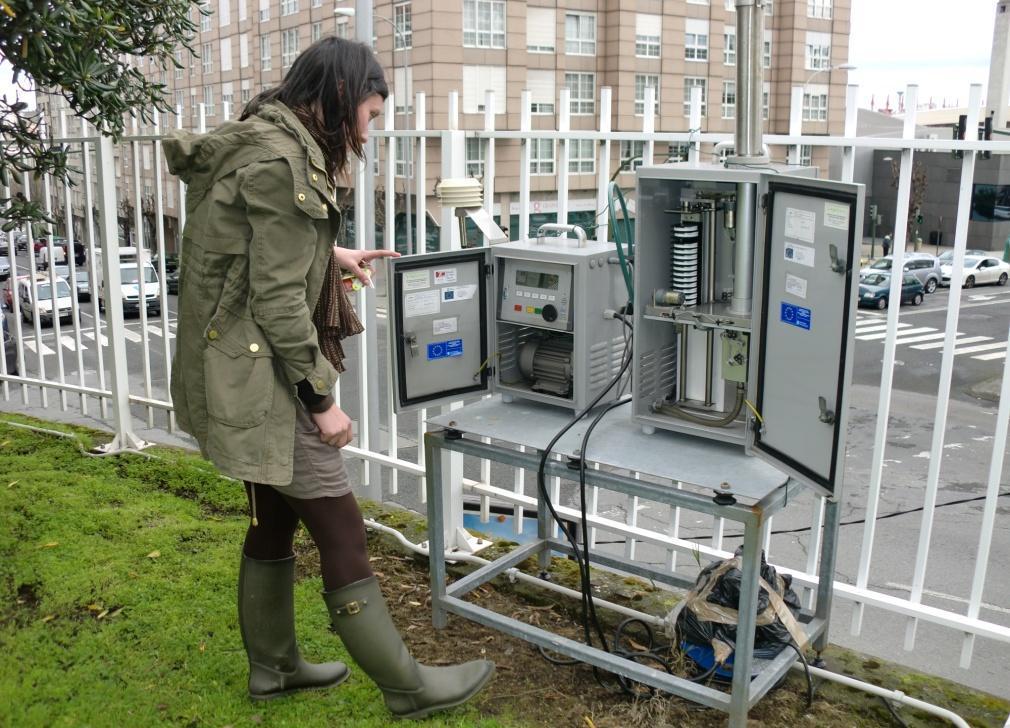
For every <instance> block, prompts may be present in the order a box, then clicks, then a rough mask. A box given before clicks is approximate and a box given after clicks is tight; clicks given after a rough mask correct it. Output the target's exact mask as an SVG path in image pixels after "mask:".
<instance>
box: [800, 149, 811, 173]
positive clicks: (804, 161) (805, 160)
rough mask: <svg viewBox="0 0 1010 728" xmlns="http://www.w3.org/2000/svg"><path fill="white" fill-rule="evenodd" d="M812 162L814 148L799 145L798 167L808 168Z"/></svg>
mask: <svg viewBox="0 0 1010 728" xmlns="http://www.w3.org/2000/svg"><path fill="white" fill-rule="evenodd" d="M813 161H814V148H813V147H812V146H810V145H809V144H801V145H800V166H803V167H810V166H812V165H813Z"/></svg>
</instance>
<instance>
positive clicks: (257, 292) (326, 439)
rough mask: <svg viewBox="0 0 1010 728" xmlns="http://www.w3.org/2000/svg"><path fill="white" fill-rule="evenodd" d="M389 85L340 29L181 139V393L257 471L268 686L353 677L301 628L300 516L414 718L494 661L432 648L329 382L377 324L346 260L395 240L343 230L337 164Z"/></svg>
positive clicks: (212, 453) (254, 669)
mask: <svg viewBox="0 0 1010 728" xmlns="http://www.w3.org/2000/svg"><path fill="white" fill-rule="evenodd" d="M387 95H388V91H387V87H386V83H385V81H384V80H383V73H382V68H381V67H380V66H379V64H378V62H377V61H376V59H375V57H374V55H373V54H372V52H371V50H369V48H368V47H367V46H365V45H363V44H359V43H353V42H349V41H344V40H341V39H338V38H325V39H323V40H320V41H318V42H317V43H315V44H313V45H312V46H311V47H310V48H308V49H307V50H306V51H305V52H304V53H302V54H301V55H300V56H299V57H298V58H297V59H296V60H295V62H294V64H293V65H292V66H291V70H290V71H289V72H288V74H287V75H286V76H285V78H284V80H283V81H282V82H281V84H280V86H278V87H276V88H273V89H270V90H267V91H264V92H263V93H261V94H260V95H259V96H257V97H256V98H254V99H253V100H252V101H251V102H250V103H249V105H248V106H247V107H246V109H245V111H244V112H243V114H242V117H241V119H240V120H239V121H237V122H230V123H226V124H223V125H222V126H220V127H218V128H217V129H215V130H214V131H213V132H211V133H209V134H205V135H200V136H197V135H192V134H188V133H184V132H180V133H177V134H176V135H175V137H174V138H173V139H171V140H169V141H167V142H166V143H165V152H166V156H167V159H168V162H169V168H170V170H171V171H172V173H173V174H177V175H179V176H180V177H181V178H182V179H183V181H185V182H186V183H187V185H188V190H187V195H186V213H187V220H186V229H185V233H184V238H185V240H184V243H183V246H182V256H183V257H182V261H181V266H180V280H179V314H178V316H179V320H178V331H177V340H176V356H175V359H174V361H173V368H172V398H173V401H174V404H175V411H176V417H177V419H178V422H179V425H180V427H181V428H182V429H183V430H185V431H186V432H189V433H190V434H192V435H193V436H194V437H195V438H196V440H197V441H198V442H199V444H200V448H201V451H202V452H203V454H204V456H205V457H208V458H209V459H210V460H212V461H213V462H214V464H215V465H217V467H218V468H219V469H220V470H221V472H223V473H225V474H226V475H230V476H232V477H234V478H238V479H242V480H243V481H245V483H246V491H247V495H248V498H249V503H250V508H251V513H252V520H251V525H250V526H249V529H248V532H247V534H246V538H245V545H244V548H243V555H242V564H241V569H240V571H239V624H240V627H241V632H242V640H243V643H244V645H245V649H246V652H247V654H248V657H249V694H250V696H251V697H252V698H254V699H259V700H262V699H268V698H274V697H277V696H279V695H284V694H286V693H290V692H294V691H297V690H304V689H307V688H323V687H329V686H334V685H337V684H339V683H341V682H343V681H344V680H345V679H346V678H347V676H348V670H347V667H346V666H345V665H343V664H342V663H339V662H330V663H326V664H320V665H315V664H311V663H308V662H306V661H305V660H303V659H302V658H301V656H300V654H299V651H298V647H297V644H296V642H295V631H294V598H293V592H292V590H293V581H294V556H293V552H292V544H293V541H294V534H295V530H296V528H297V527H298V523H299V522H303V523H304V524H305V525H306V527H307V528H308V530H309V533H310V534H311V536H312V538H313V540H314V541H315V544H316V546H317V548H318V549H319V556H320V562H321V567H322V576H323V586H324V592H323V599H324V600H325V602H326V606H327V607H328V609H329V612H330V617H331V621H332V623H333V627H334V629H335V631H336V632H337V633H338V634H339V635H340V638H341V640H343V642H344V645H345V646H346V647H347V651H348V652H349V653H350V654H351V656H352V657H353V658H354V660H355V661H356V662H357V663H358V665H359V666H360V667H361V668H362V669H363V670H364V671H365V672H366V673H367V674H368V675H369V677H371V678H372V679H373V680H374V681H375V682H376V683H377V684H378V686H379V688H380V689H381V690H382V692H383V695H384V697H385V700H386V705H387V706H388V707H389V709H390V710H391V711H392V712H393V713H394V714H395V715H397V716H398V717H409V718H419V717H423V716H426V715H428V714H430V713H432V712H434V711H436V710H441V709H443V708H448V707H451V706H454V705H459V704H460V703H463V702H464V701H466V700H468V699H469V698H471V697H472V696H473V695H475V694H476V693H477V692H478V691H479V690H480V689H481V688H482V687H483V686H484V685H485V684H486V683H487V681H488V680H489V679H490V678H491V676H492V674H493V673H494V664H493V663H491V662H488V661H484V660H479V661H475V662H470V663H467V664H465V665H457V666H451V667H439V668H435V667H428V666H425V665H420V664H418V663H416V662H415V661H414V660H413V659H412V658H411V657H410V655H409V654H408V653H407V650H406V647H405V646H404V644H403V641H402V640H401V639H400V636H399V634H398V633H397V631H396V629H395V627H394V625H393V622H392V620H391V619H390V617H389V612H388V611H387V609H386V605H385V602H384V601H383V599H382V594H381V592H380V590H379V585H378V582H377V581H376V579H375V576H374V575H373V574H372V570H371V568H370V566H369V562H368V553H367V550H366V543H365V529H364V524H363V522H362V519H361V513H360V512H359V510H358V506H357V503H356V502H355V499H354V495H353V494H352V492H351V487H350V483H349V481H348V476H347V472H346V470H345V468H344V463H343V460H342V459H341V455H340V448H341V447H343V446H344V445H346V444H348V443H349V442H350V441H351V438H352V431H351V421H350V419H349V418H348V416H347V415H346V414H344V412H342V411H341V410H340V408H339V407H337V406H336V405H335V404H334V401H333V398H332V396H331V395H330V392H331V391H332V390H333V387H334V385H335V384H336V381H337V376H338V373H339V372H340V371H342V370H343V365H342V359H343V351H342V349H341V346H340V339H342V338H343V337H344V336H347V335H353V334H356V333H358V332H360V330H361V324H360V323H359V322H358V320H357V318H356V317H355V315H354V311H353V307H351V306H350V305H349V304H348V302H347V298H346V296H345V294H344V290H343V286H342V285H341V269H343V270H347V271H350V272H352V273H354V274H355V275H357V276H358V278H359V279H361V280H362V281H363V282H367V274H368V263H369V261H371V260H373V259H375V258H378V257H382V256H386V255H395V254H394V253H390V252H387V251H359V250H348V249H344V248H339V247H336V246H334V245H333V240H334V237H335V233H336V230H337V227H338V225H339V221H340V213H339V211H338V210H337V208H336V207H335V203H336V186H335V181H334V180H335V177H336V175H338V174H340V173H341V172H343V171H344V168H345V166H346V164H347V162H348V160H349V158H350V156H351V155H354V156H356V157H359V158H360V157H361V156H362V145H363V144H364V143H365V142H366V141H367V139H368V125H369V123H370V121H371V120H372V119H373V118H375V117H376V116H377V115H378V114H379V113H380V112H381V111H382V108H383V101H384V99H385V98H386V96H387Z"/></svg>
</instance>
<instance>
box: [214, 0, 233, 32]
mask: <svg viewBox="0 0 1010 728" xmlns="http://www.w3.org/2000/svg"><path fill="white" fill-rule="evenodd" d="M217 21H218V22H217V24H218V27H221V28H223V27H225V26H226V25H228V24H229V23H230V22H231V0H218V3H217Z"/></svg>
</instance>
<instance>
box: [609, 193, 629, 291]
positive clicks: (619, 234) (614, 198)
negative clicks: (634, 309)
mask: <svg viewBox="0 0 1010 728" xmlns="http://www.w3.org/2000/svg"><path fill="white" fill-rule="evenodd" d="M615 203H620V205H621V214H622V215H623V218H622V220H621V221H620V224H618V221H617V214H616V212H617V208H616V205H615ZM607 210H608V211H609V215H610V229H611V230H613V231H614V242H615V243H616V244H617V259H618V260H619V261H620V263H621V273H622V274H623V275H624V285H625V287H626V288H627V289H628V305H629V306H633V305H634V303H635V280H634V277H633V276H632V272H631V261H633V260H634V259H635V240H634V237H633V236H632V234H631V219H630V218H629V217H628V206H627V204H626V203H625V201H624V193H623V192H621V188H620V187H618V185H617V183H616V182H611V183H610V186H609V187H607ZM625 250H627V253H625Z"/></svg>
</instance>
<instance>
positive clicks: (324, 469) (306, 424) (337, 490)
mask: <svg viewBox="0 0 1010 728" xmlns="http://www.w3.org/2000/svg"><path fill="white" fill-rule="evenodd" d="M295 410H296V413H295V450H294V457H293V465H292V471H293V472H292V478H291V484H290V485H275V486H273V487H274V488H275V489H276V490H277V492H278V493H282V494H284V495H287V496H291V497H292V498H302V499H308V498H337V497H340V496H342V495H347V494H348V493H350V492H351V481H350V479H349V478H348V477H347V468H346V467H344V458H343V456H342V455H341V454H340V450H338V449H337V448H335V447H333V446H332V445H327V444H326V443H324V442H322V441H320V439H319V428H318V427H316V423H315V422H313V420H312V417H311V415H309V412H308V410H306V409H305V407H304V406H302V404H301V403H300V402H299V403H298V404H297V407H296V408H295Z"/></svg>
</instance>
